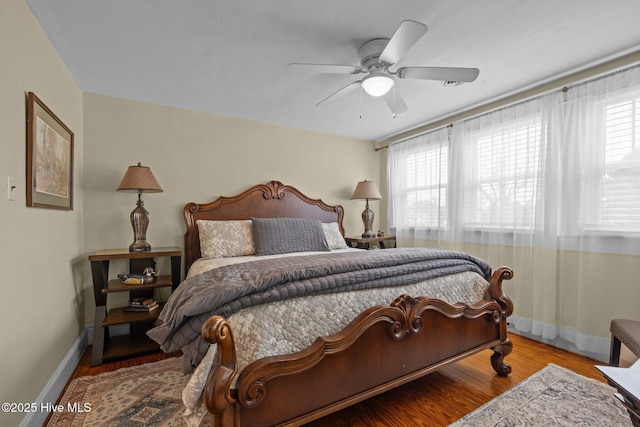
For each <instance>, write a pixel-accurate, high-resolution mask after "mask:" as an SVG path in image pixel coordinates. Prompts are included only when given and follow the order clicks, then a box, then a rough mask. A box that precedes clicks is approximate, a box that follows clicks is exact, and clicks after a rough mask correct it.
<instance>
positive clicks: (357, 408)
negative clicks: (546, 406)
mask: <svg viewBox="0 0 640 427" xmlns="http://www.w3.org/2000/svg"><path fill="white" fill-rule="evenodd" d="M510 339H511V341H512V342H513V353H511V354H510V355H509V356H507V357H506V358H505V361H506V362H507V363H509V364H510V365H511V367H512V372H511V374H510V375H509V376H508V377H506V378H503V377H499V376H497V375H496V373H495V371H494V370H493V368H492V367H491V362H490V359H489V358H490V356H491V353H492V352H491V351H489V350H487V351H483V352H481V353H478V354H476V355H474V356H472V357H469V358H467V359H465V360H462V361H460V362H457V363H455V364H453V365H450V366H448V367H445V368H443V369H441V370H439V371H437V372H434V373H432V374H429V375H427V376H425V377H423V378H421V379H418V380H416V381H413V382H411V383H409V384H405V385H403V386H401V387H398V388H396V389H394V390H391V391H389V392H387V393H384V394H381V395H379V396H376V397H373V398H371V399H369V400H366V401H364V402H361V403H359V404H357V405H354V406H352V407H349V408H346V409H343V410H342V411H339V412H336V413H334V414H331V415H328V416H326V417H324V418H322V419H319V420H316V421H313V422H311V423H310V424H308V426H309V427H325V426H326V427H329V426H331V427H336V426H345V427H346V426H350V427H371V426H395V427H403V426H406V427H410V426H429V427H437V426H447V425H449V424H450V423H452V422H453V421H456V420H457V419H458V418H460V417H462V416H463V415H465V414H467V413H469V412H471V411H473V410H474V409H476V408H478V407H479V406H481V405H483V404H484V403H486V402H488V401H490V400H491V399H493V398H494V397H496V396H498V395H499V394H501V393H503V392H505V391H506V390H508V389H510V388H511V387H513V386H515V385H516V384H518V383H519V382H520V381H522V380H524V379H525V378H527V377H529V376H531V375H532V374H534V373H535V372H537V371H539V370H540V369H542V368H544V367H545V366H546V365H547V364H549V363H554V364H556V365H559V366H563V367H565V368H568V369H570V370H572V371H574V372H576V373H579V374H581V375H584V376H586V377H591V378H594V379H596V380H599V381H602V382H604V380H603V378H602V375H600V373H599V371H597V370H596V369H595V368H594V365H600V364H602V362H599V361H595V360H592V359H589V358H586V357H582V356H579V355H576V354H573V353H570V352H567V351H564V350H560V349H558V348H555V347H552V346H549V345H546V344H542V343H539V342H537V341H533V340H530V339H527V338H524V337H520V336H518V335H514V334H510ZM90 354H91V348H89V349H88V350H87V353H86V354H85V355H84V357H83V358H82V360H81V361H80V364H79V365H78V367H77V368H76V370H75V372H74V374H73V376H72V379H73V378H76V377H80V376H84V375H95V374H98V373H101V372H108V371H113V370H116V369H119V368H123V367H126V366H134V365H138V364H141V363H148V362H154V361H157V360H161V359H165V358H167V357H172V356H177V355H179V353H173V354H169V355H167V354H161V353H156V354H151V355H146V356H141V357H137V358H131V359H126V360H121V361H116V362H108V363H105V364H103V365H102V366H97V367H91V366H90V362H91V357H90Z"/></svg>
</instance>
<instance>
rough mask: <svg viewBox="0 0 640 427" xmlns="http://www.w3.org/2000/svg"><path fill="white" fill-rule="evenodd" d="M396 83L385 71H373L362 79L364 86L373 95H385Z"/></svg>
mask: <svg viewBox="0 0 640 427" xmlns="http://www.w3.org/2000/svg"><path fill="white" fill-rule="evenodd" d="M394 84H395V81H394V80H393V79H392V78H391V77H390V76H388V75H386V74H384V73H371V74H369V75H368V76H367V77H365V78H364V79H362V88H363V89H364V90H365V92H367V93H368V94H369V95H371V96H382V95H385V94H386V93H387V92H389V90H391V88H392V87H393V85H394Z"/></svg>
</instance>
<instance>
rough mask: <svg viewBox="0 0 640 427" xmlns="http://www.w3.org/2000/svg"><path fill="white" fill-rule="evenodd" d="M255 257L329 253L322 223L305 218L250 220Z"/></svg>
mask: <svg viewBox="0 0 640 427" xmlns="http://www.w3.org/2000/svg"><path fill="white" fill-rule="evenodd" d="M252 227H253V240H254V243H255V248H256V252H255V253H256V255H276V254H286V253H291V252H308V251H329V250H330V249H329V245H328V244H327V239H326V237H325V235H324V230H323V229H322V223H321V222H320V221H319V220H315V219H306V218H252Z"/></svg>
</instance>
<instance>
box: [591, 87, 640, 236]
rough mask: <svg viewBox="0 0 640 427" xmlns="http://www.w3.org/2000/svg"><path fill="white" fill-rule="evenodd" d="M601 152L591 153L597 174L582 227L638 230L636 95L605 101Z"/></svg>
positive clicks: (639, 121)
mask: <svg viewBox="0 0 640 427" xmlns="http://www.w3.org/2000/svg"><path fill="white" fill-rule="evenodd" d="M601 111H602V113H601V114H602V116H601V120H602V121H603V122H604V132H603V141H601V142H600V146H601V152H600V153H598V154H599V155H596V156H594V157H595V159H596V160H595V161H594V164H593V175H594V176H595V177H597V179H595V180H594V181H595V183H594V186H593V191H592V192H591V193H590V194H589V195H588V197H587V198H588V200H589V202H588V203H587V206H588V208H587V211H586V213H585V214H586V215H585V228H586V229H587V230H596V231H632V232H638V231H640V95H637V96H636V97H633V98H630V97H627V98H626V99H624V100H620V99H616V100H615V101H613V102H612V101H609V102H607V103H606V104H605V106H604V108H603V109H601Z"/></svg>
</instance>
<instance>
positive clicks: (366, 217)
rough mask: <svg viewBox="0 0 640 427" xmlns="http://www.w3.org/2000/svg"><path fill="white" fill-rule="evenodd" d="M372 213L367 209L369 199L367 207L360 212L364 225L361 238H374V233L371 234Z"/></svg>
mask: <svg viewBox="0 0 640 427" xmlns="http://www.w3.org/2000/svg"><path fill="white" fill-rule="evenodd" d="M373 217H374V215H373V211H372V210H371V209H369V199H367V206H366V207H365V208H364V211H362V223H363V224H364V233H362V237H364V238H368V237H376V233H374V232H373V230H372V228H373Z"/></svg>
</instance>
